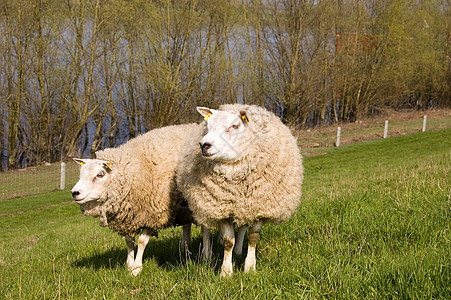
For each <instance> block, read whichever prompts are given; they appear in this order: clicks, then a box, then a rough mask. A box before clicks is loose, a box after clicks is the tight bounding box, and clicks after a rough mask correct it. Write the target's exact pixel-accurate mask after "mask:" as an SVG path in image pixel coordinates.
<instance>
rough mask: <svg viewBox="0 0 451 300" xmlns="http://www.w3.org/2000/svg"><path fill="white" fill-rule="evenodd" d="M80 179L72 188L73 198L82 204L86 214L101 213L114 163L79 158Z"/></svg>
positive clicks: (95, 214) (97, 214) (94, 215)
mask: <svg viewBox="0 0 451 300" xmlns="http://www.w3.org/2000/svg"><path fill="white" fill-rule="evenodd" d="M74 161H75V162H77V163H78V164H80V166H81V168H80V179H79V180H78V182H77V183H76V184H75V186H74V187H73V188H72V191H71V192H72V198H73V199H74V200H75V202H77V204H79V205H80V209H81V211H82V212H83V213H84V214H85V215H89V216H93V217H97V216H99V215H100V205H101V204H102V202H104V201H105V199H104V197H105V193H106V189H107V185H108V182H109V181H110V180H111V176H112V175H113V173H114V165H113V164H112V163H111V162H109V161H104V160H99V159H79V158H74Z"/></svg>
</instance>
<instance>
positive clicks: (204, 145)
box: [199, 143, 211, 151]
mask: <svg viewBox="0 0 451 300" xmlns="http://www.w3.org/2000/svg"><path fill="white" fill-rule="evenodd" d="M199 145H200V149H202V151H206V150H208V149H210V148H211V144H210V143H199Z"/></svg>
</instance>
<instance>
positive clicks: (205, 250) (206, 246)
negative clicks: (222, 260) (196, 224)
mask: <svg viewBox="0 0 451 300" xmlns="http://www.w3.org/2000/svg"><path fill="white" fill-rule="evenodd" d="M202 243H203V246H202V259H203V260H204V261H209V260H210V259H211V252H212V251H211V249H212V244H211V234H210V229H208V228H207V227H204V226H202Z"/></svg>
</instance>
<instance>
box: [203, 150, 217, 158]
mask: <svg viewBox="0 0 451 300" xmlns="http://www.w3.org/2000/svg"><path fill="white" fill-rule="evenodd" d="M216 154H218V152H214V153H209V152H204V151H202V156H203V157H208V158H211V157H213V156H215V155H216Z"/></svg>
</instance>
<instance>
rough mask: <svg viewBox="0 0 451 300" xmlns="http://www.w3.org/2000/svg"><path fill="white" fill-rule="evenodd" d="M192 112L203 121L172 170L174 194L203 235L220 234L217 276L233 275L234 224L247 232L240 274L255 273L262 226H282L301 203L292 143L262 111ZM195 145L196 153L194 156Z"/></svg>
mask: <svg viewBox="0 0 451 300" xmlns="http://www.w3.org/2000/svg"><path fill="white" fill-rule="evenodd" d="M197 110H198V112H199V113H200V114H201V115H202V116H203V117H204V119H205V120H206V121H205V122H202V123H201V126H203V128H204V129H203V132H200V133H199V134H198V135H197V136H196V135H193V138H192V139H191V140H188V142H189V143H190V144H189V145H187V146H186V147H185V149H187V150H186V152H185V155H184V157H183V159H182V160H181V163H180V164H179V166H178V168H177V184H178V189H179V190H180V191H181V192H182V194H183V196H184V197H185V199H186V200H187V201H188V204H189V207H190V209H191V211H192V212H193V217H194V220H195V221H196V222H197V223H198V224H200V225H202V226H203V227H205V228H206V229H204V230H203V232H204V233H205V235H207V234H208V230H207V229H210V228H212V227H218V228H219V229H220V232H221V234H222V236H223V242H224V243H223V244H224V260H223V264H222V268H221V276H229V275H231V274H232V272H233V268H232V249H233V248H234V245H235V235H234V230H233V224H236V225H237V226H246V225H248V226H249V228H248V230H249V231H248V252H247V256H246V260H245V265H244V271H245V272H248V271H250V270H255V265H256V258H255V250H256V244H257V241H258V239H259V237H260V231H261V228H262V226H263V224H264V223H266V222H271V223H275V224H278V223H280V222H283V221H285V220H287V219H288V218H289V217H290V216H291V215H292V214H293V212H294V211H295V210H296V208H297V207H298V205H299V202H300V197H301V185H302V180H303V169H302V157H301V155H300V151H299V148H298V146H297V143H296V139H295V138H294V137H293V135H292V134H291V132H290V130H289V129H288V127H286V126H285V125H283V124H282V122H281V121H280V120H279V119H278V118H277V117H276V116H275V115H274V114H273V113H271V112H269V111H267V110H265V109H263V108H261V107H257V106H249V105H240V104H234V105H223V106H221V107H220V108H219V110H214V109H209V108H205V107H198V109H197ZM197 143H198V144H200V149H197V150H193V149H194V146H195V144H197ZM239 234H243V232H242V231H239ZM238 242H240V241H238ZM238 252H239V250H238Z"/></svg>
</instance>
